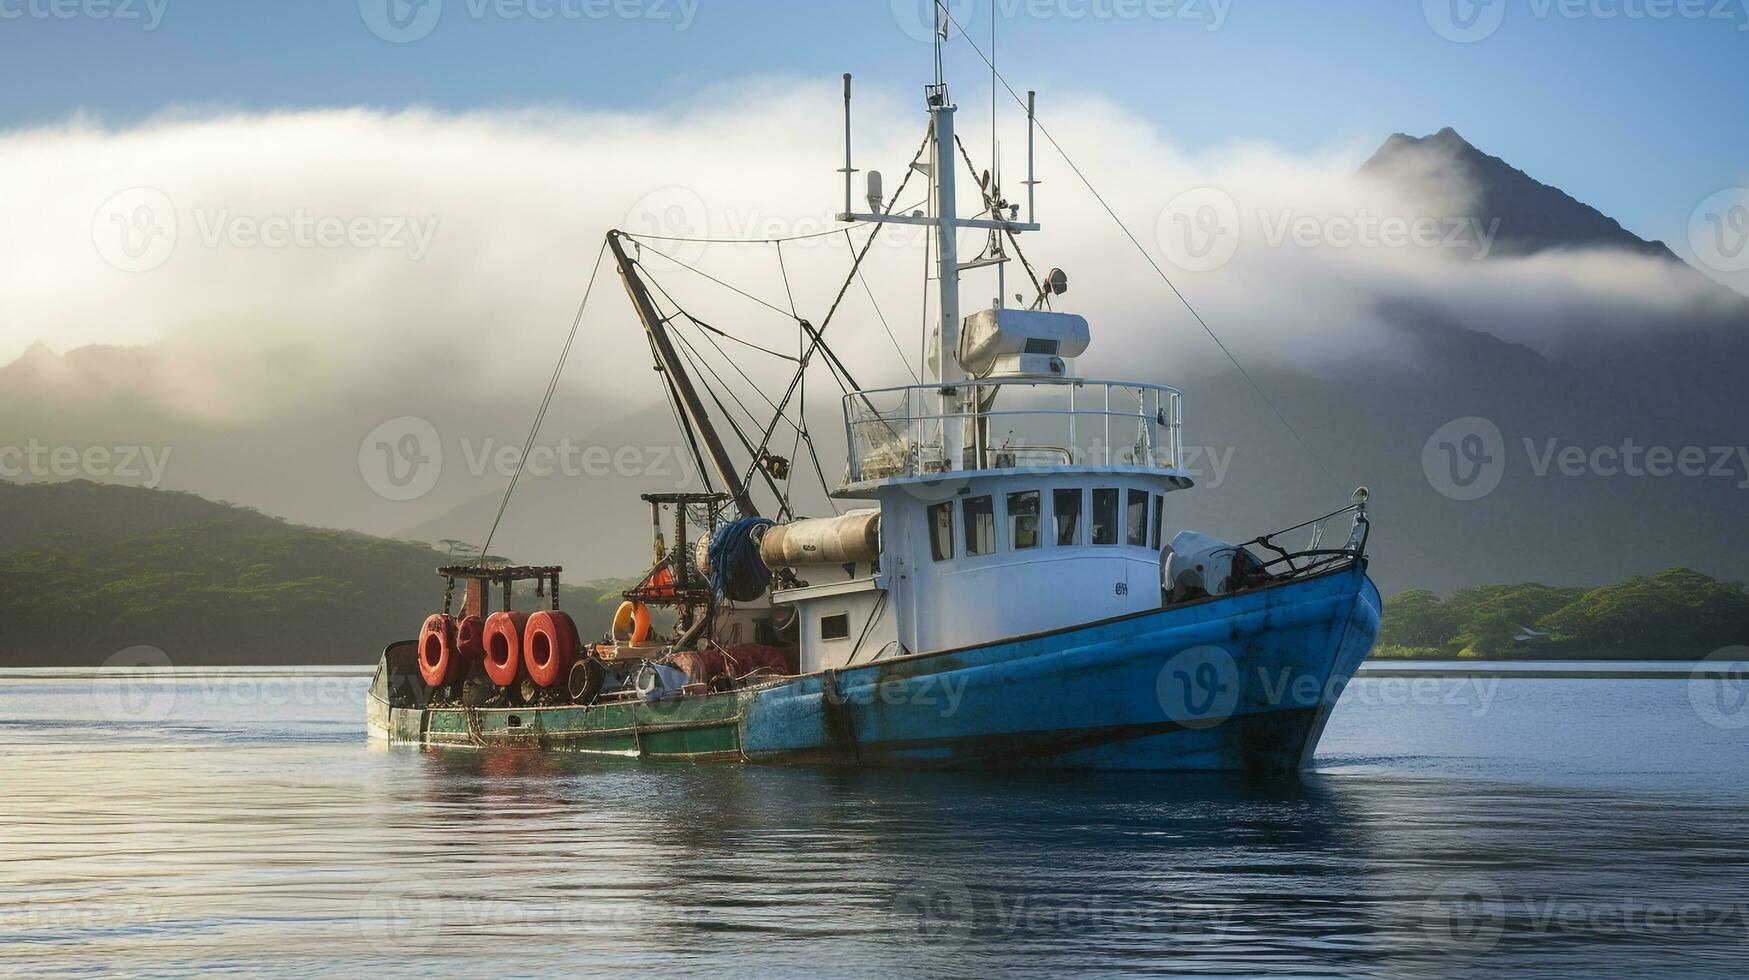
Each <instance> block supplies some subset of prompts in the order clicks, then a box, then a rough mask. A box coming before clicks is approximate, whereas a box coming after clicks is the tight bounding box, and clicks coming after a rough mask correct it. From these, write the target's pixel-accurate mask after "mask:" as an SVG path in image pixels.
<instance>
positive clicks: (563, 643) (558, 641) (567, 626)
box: [522, 609, 578, 687]
mask: <svg viewBox="0 0 1749 980" xmlns="http://www.w3.org/2000/svg"><path fill="white" fill-rule="evenodd" d="M577 650H578V643H577V624H576V623H574V622H572V621H571V617H570V615H569V614H568V613H565V612H562V611H560V610H557V609H542V610H540V611H538V612H536V613H534V614H533V615H531V616H529V617H528V625H527V626H526V627H524V628H523V631H522V662H523V665H524V666H526V667H527V668H528V676H529V677H531V678H533V679H534V682H535V683H536V684H539V685H540V686H541V687H552V686H553V685H554V684H557V683H559V682H560V681H562V680H564V678H565V672H566V671H568V670H570V669H571V662H572V661H574V660H576V659H577Z"/></svg>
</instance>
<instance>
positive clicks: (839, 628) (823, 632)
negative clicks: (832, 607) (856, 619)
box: [820, 613, 850, 640]
mask: <svg viewBox="0 0 1749 980" xmlns="http://www.w3.org/2000/svg"><path fill="white" fill-rule="evenodd" d="M820 639H822V640H848V639H850V614H849V613H839V614H838V615H836V616H822V617H821V618H820Z"/></svg>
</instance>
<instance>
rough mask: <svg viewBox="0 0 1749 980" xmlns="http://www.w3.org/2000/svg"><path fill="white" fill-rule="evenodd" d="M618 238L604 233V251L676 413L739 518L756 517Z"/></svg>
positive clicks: (748, 495) (736, 472) (725, 451)
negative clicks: (665, 378) (652, 351)
mask: <svg viewBox="0 0 1749 980" xmlns="http://www.w3.org/2000/svg"><path fill="white" fill-rule="evenodd" d="M622 234H623V233H622V232H620V231H619V230H617V229H615V230H613V231H610V232H608V233H607V247H608V248H610V249H612V250H613V260H614V262H615V263H616V264H618V266H619V275H620V278H621V279H622V280H624V282H625V287H626V293H627V294H628V295H630V296H631V298H632V306H633V308H635V309H636V310H637V311H638V319H639V320H641V321H643V324H644V332H645V333H647V334H649V335H650V344H651V346H652V347H653V348H654V349H655V351H656V360H657V362H658V363H657V367H659V368H660V369H661V370H662V371H663V373H665V374H666V375H667V376H668V383H669V385H670V387H671V388H672V389H673V391H674V394H675V396H676V398H675V400H676V401H678V402H679V403H680V410H681V411H682V412H683V413H684V414H685V416H686V421H687V424H688V425H689V426H691V427H692V428H693V429H694V430H695V431H696V432H697V433H698V434H699V436H700V437H701V438H702V439H703V440H704V448H705V454H706V455H707V456H709V457H710V464H711V469H713V470H715V471H716V473H717V478H718V479H720V480H722V481H723V489H724V490H726V491H728V494H729V496H730V497H731V498H732V499H733V500H734V501H735V507H736V509H738V510H740V512H741V515H742V516H743V517H756V516H758V514H759V509H758V508H757V507H754V506H753V497H752V495H751V494H749V493H748V492H747V485H746V484H744V483H742V482H741V475H740V473H739V472H738V471H737V470H736V469H735V464H734V463H733V462H731V461H730V459H729V453H728V450H726V449H724V448H723V441H722V439H721V438H719V437H718V436H717V430H716V427H715V426H714V425H712V424H711V419H710V413H708V412H706V411H705V407H704V402H702V401H700V400H699V397H698V391H697V390H696V389H695V388H693V386H692V378H691V377H690V376H688V375H687V373H686V368H685V367H684V366H683V365H682V364H681V363H680V357H679V355H678V354H677V353H676V352H675V350H674V342H673V340H672V339H670V338H669V336H668V325H667V324H666V323H665V322H664V321H663V320H662V318H661V317H660V316H657V315H656V305H655V304H654V303H653V302H651V300H650V291H649V290H648V289H646V288H645V286H644V280H643V279H642V278H641V277H639V275H638V272H637V269H636V268H635V267H634V266H633V265H632V260H631V259H630V258H629V257H628V256H627V255H626V253H625V249H624V248H623V247H622V246H621V245H620V243H619V240H620V236H621V235H622Z"/></svg>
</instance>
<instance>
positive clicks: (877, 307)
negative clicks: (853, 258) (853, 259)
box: [844, 228, 923, 384]
mask: <svg viewBox="0 0 1749 980" xmlns="http://www.w3.org/2000/svg"><path fill="white" fill-rule="evenodd" d="M875 234H877V235H878V234H880V231H879V230H878V229H877V230H876V231H875ZM844 244H845V245H846V246H847V247H849V248H850V249H851V250H852V251H854V250H855V249H856V242H855V241H854V240H852V239H851V237H850V229H848V228H846V229H844ZM850 271H851V272H852V273H854V274H855V275H856V278H857V279H859V280H861V282H862V291H863V292H865V293H867V294H868V304H869V305H870V306H872V307H874V311H875V316H877V317H879V318H880V321H881V329H882V330H885V331H886V332H887V339H888V340H890V341H892V342H893V353H895V354H897V355H899V363H901V364H903V365H905V371H906V373H908V374H910V375H911V380H912V381H915V382H917V383H918V384H922V383H923V378H922V376H921V375H919V374H918V373H917V372H916V371H915V370H913V369H912V367H911V359H910V358H908V357H906V356H905V350H904V348H902V347H900V346H899V338H898V337H896V336H894V335H893V328H892V327H891V326H889V325H888V324H887V315H886V314H885V313H883V312H881V304H880V301H879V300H877V299H875V294H874V290H873V289H870V288H869V285H868V278H867V277H866V276H864V275H863V274H862V269H861V267H860V266H859V267H857V268H855V269H852V270H850Z"/></svg>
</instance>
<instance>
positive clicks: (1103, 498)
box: [1093, 487, 1118, 544]
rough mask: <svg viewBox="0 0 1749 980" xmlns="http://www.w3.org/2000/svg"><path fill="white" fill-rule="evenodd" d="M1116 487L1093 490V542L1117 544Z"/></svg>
mask: <svg viewBox="0 0 1749 980" xmlns="http://www.w3.org/2000/svg"><path fill="white" fill-rule="evenodd" d="M1117 519H1118V513H1117V488H1115V487H1104V488H1101V489H1098V490H1095V491H1093V543H1094V544H1117Z"/></svg>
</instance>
